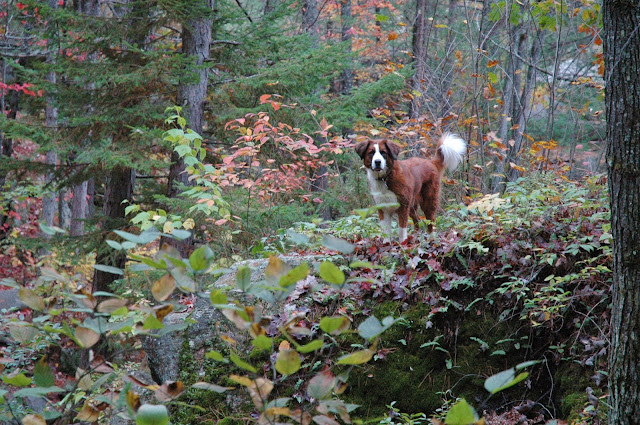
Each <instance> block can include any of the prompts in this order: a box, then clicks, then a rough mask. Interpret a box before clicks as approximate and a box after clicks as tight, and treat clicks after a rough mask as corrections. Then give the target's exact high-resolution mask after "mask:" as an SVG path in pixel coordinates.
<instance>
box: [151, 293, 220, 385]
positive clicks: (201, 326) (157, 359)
mask: <svg viewBox="0 0 640 425" xmlns="http://www.w3.org/2000/svg"><path fill="white" fill-rule="evenodd" d="M188 319H191V320H190V322H191V323H190V324H189V326H188V328H187V329H186V330H183V331H174V332H169V333H167V334H165V335H163V336H161V337H147V338H145V339H144V340H143V343H142V347H143V349H144V351H145V352H146V353H147V362H148V365H149V369H150V371H151V376H152V377H153V379H154V381H156V382H157V383H159V384H161V383H163V382H165V381H177V380H178V378H179V376H180V353H181V351H182V346H183V345H184V343H185V341H187V342H188V344H189V348H190V349H191V350H192V351H199V350H201V349H202V348H203V347H204V346H205V344H206V343H207V342H210V341H211V340H212V338H213V334H214V332H215V331H214V326H213V324H214V323H216V322H217V321H219V320H221V319H222V314H221V313H220V311H219V310H217V309H215V308H213V307H212V306H211V303H210V302H209V300H205V299H202V298H197V299H196V301H195V303H194V306H193V311H191V312H182V313H170V314H168V315H167V317H165V318H164V320H163V324H164V325H165V327H168V326H173V325H181V324H184V323H185V321H186V320H188Z"/></svg>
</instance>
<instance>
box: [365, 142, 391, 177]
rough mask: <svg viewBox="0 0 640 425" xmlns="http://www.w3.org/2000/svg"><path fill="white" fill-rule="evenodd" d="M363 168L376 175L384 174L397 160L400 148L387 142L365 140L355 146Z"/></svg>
mask: <svg viewBox="0 0 640 425" xmlns="http://www.w3.org/2000/svg"><path fill="white" fill-rule="evenodd" d="M355 149H356V152H357V154H358V155H360V158H362V160H363V161H364V166H365V167H367V168H368V169H370V170H371V171H373V172H375V173H378V174H386V173H387V172H388V170H389V169H391V168H393V161H395V160H396V159H397V158H398V154H399V153H400V146H399V145H396V144H395V143H393V142H391V141H389V140H367V141H365V142H360V143H358V144H357V145H356V148H355Z"/></svg>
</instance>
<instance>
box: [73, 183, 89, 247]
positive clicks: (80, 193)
mask: <svg viewBox="0 0 640 425" xmlns="http://www.w3.org/2000/svg"><path fill="white" fill-rule="evenodd" d="M86 205H87V182H86V181H85V182H82V183H80V184H77V185H75V186H73V199H72V201H71V225H70V230H69V233H70V234H71V236H82V235H83V234H84V220H85V219H86V218H87V208H86Z"/></svg>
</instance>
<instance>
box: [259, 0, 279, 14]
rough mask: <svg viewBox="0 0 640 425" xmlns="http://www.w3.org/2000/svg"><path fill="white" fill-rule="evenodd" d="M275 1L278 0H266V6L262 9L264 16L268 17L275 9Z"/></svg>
mask: <svg viewBox="0 0 640 425" xmlns="http://www.w3.org/2000/svg"><path fill="white" fill-rule="evenodd" d="M275 2H276V0H265V1H264V8H263V9H262V14H263V16H264V17H267V16H269V15H271V14H272V13H273V11H274V10H275Z"/></svg>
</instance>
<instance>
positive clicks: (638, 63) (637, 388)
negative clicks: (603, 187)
mask: <svg viewBox="0 0 640 425" xmlns="http://www.w3.org/2000/svg"><path fill="white" fill-rule="evenodd" d="M602 22H603V27H604V37H603V43H604V60H605V84H606V85H605V102H606V115H607V140H608V149H607V157H608V159H607V161H608V165H609V191H610V196H611V220H612V225H611V229H612V234H613V308H612V309H611V311H612V317H611V348H610V350H611V351H610V353H609V355H610V359H609V392H610V401H609V404H610V406H611V409H610V411H609V423H610V424H615V425H626V424H637V423H639V422H640V368H638V365H639V364H640V326H639V325H638V323H640V251H639V250H638V247H640V184H639V182H638V177H639V176H640V73H638V69H640V3H638V2H637V1H634V0H604V3H603V18H602Z"/></svg>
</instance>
